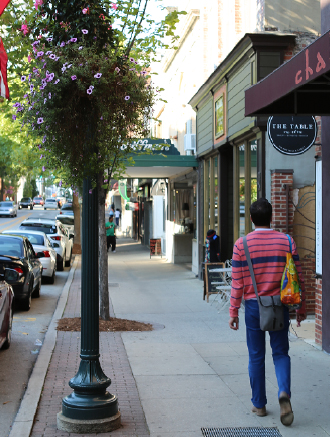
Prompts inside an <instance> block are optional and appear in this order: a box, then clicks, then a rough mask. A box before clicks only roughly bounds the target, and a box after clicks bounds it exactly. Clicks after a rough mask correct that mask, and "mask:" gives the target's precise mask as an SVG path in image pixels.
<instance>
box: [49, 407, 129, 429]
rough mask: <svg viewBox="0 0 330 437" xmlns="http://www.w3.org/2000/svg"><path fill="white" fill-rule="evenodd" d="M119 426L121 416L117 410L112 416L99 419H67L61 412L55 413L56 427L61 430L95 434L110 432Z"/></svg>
mask: <svg viewBox="0 0 330 437" xmlns="http://www.w3.org/2000/svg"><path fill="white" fill-rule="evenodd" d="M120 426H121V416H120V412H119V411H118V413H117V414H115V415H114V416H112V417H108V418H106V419H99V420H86V419H84V420H77V419H69V418H68V417H65V416H63V414H62V413H57V428H58V429H60V430H61V431H66V432H72V433H76V434H96V433H105V432H111V431H114V430H115V429H118V428H120Z"/></svg>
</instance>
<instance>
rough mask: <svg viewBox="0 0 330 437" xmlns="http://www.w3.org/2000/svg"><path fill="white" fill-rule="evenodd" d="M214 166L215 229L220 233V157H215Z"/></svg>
mask: <svg viewBox="0 0 330 437" xmlns="http://www.w3.org/2000/svg"><path fill="white" fill-rule="evenodd" d="M213 167H214V201H213V203H214V230H215V232H216V233H217V234H218V230H219V217H218V202H219V190H218V158H217V157H215V158H214V159H213Z"/></svg>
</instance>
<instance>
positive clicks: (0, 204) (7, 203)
mask: <svg viewBox="0 0 330 437" xmlns="http://www.w3.org/2000/svg"><path fill="white" fill-rule="evenodd" d="M0 206H13V202H0Z"/></svg>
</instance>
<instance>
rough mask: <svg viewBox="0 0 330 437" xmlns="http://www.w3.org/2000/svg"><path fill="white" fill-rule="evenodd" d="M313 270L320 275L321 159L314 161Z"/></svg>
mask: <svg viewBox="0 0 330 437" xmlns="http://www.w3.org/2000/svg"><path fill="white" fill-rule="evenodd" d="M315 228H316V229H315V238H316V241H315V249H316V256H315V271H316V274H317V275H322V160H318V161H316V162H315Z"/></svg>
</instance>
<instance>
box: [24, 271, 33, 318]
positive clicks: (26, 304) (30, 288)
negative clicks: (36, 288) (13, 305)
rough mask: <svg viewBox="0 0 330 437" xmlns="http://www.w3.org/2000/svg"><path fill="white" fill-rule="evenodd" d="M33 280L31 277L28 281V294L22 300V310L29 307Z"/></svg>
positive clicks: (27, 309) (26, 309)
mask: <svg viewBox="0 0 330 437" xmlns="http://www.w3.org/2000/svg"><path fill="white" fill-rule="evenodd" d="M33 281H34V279H33V277H32V278H31V282H30V287H29V295H28V297H26V298H25V299H24V300H23V302H22V310H23V311H29V309H30V308H31V302H32V289H33Z"/></svg>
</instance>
